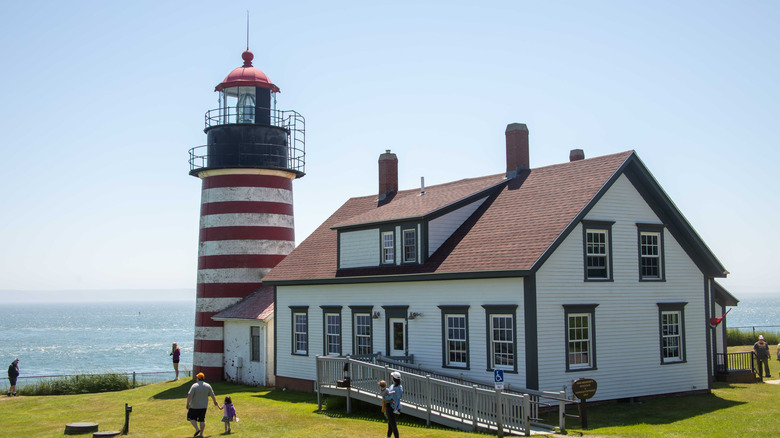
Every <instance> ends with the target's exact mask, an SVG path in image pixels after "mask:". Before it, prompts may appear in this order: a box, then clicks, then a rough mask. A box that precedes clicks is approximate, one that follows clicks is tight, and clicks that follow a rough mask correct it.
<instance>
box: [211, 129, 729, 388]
mask: <svg viewBox="0 0 780 438" xmlns="http://www.w3.org/2000/svg"><path fill="white" fill-rule="evenodd" d="M528 151H529V145H528V129H527V128H526V126H525V125H523V124H510V125H509V126H508V127H507V130H506V155H507V163H506V172H502V173H499V174H495V175H488V176H483V177H479V178H468V179H460V180H457V181H453V182H449V183H446V184H440V185H434V186H430V187H425V188H424V189H422V188H415V189H413V190H403V191H399V190H398V177H397V175H398V170H397V169H398V159H397V158H396V156H395V154H393V153H391V152H390V151H387V152H386V153H384V154H382V155H381V156H380V158H379V192H378V193H374V194H369V195H367V196H364V197H358V198H352V199H349V200H348V201H347V202H346V203H344V205H342V206H341V208H339V209H338V210H337V211H336V212H335V213H333V215H331V216H330V217H329V218H328V219H327V220H326V221H325V222H324V223H323V224H322V225H321V226H320V227H319V228H317V230H316V231H314V233H312V234H311V236H309V237H308V238H307V239H306V240H305V241H304V242H302V243H301V244H300V245H299V246H298V247H297V248H295V249H294V250H293V251H292V253H291V254H289V255H288V256H287V257H286V258H285V259H284V260H282V261H281V262H280V263H279V264H278V265H277V266H276V267H275V268H274V269H273V270H272V271H271V272H270V273H269V274H268V275H266V277H265V278H264V279H263V282H264V284H265V285H271V286H274V287H275V294H274V303H273V308H274V312H275V315H274V317H273V325H274V329H273V330H269V331H267V333H273V336H274V345H275V349H274V353H273V354H274V360H273V361H272V363H273V366H274V369H275V371H274V374H275V376H276V386H278V387H282V386H284V387H288V388H291V389H300V390H306V391H312V390H313V389H314V385H313V382H314V380H315V378H316V374H315V373H316V369H315V361H316V356H318V355H339V356H346V355H363V354H376V353H381V354H383V355H386V356H410V355H413V356H414V362H415V363H417V364H420V365H421V366H424V367H426V368H434V369H438V370H441V371H443V372H447V373H449V374H462V375H463V376H464V377H465V378H468V379H474V380H481V381H485V382H492V380H493V370H496V369H502V370H504V376H505V382H506V383H509V384H510V385H511V386H512V387H514V388H529V389H536V390H543V391H561V390H566V391H567V392H568V394H569V395H571V383H572V381H573V380H575V379H577V378H592V379H595V380H596V381H597V382H598V391H597V393H596V396H595V397H594V400H606V399H618V398H627V397H639V396H648V395H657V394H670V393H683V392H691V391H694V392H695V391H707V390H708V389H709V388H710V382H711V381H712V380H713V378H714V375H715V360H716V359H715V358H716V355H717V353H723V352H725V342H724V339H725V336H724V334H725V324H718V325H715V326H712V325H710V318H712V317H718V316H721V314H722V310H723V309H724V308H725V307H726V306H732V305H736V299H735V298H734V297H733V296H731V294H729V293H728V292H727V291H726V290H725V289H723V288H722V287H721V286H720V285H718V284H717V283H716V282H715V279H716V278H722V277H725V276H726V275H727V274H728V272H727V271H726V269H725V268H724V267H723V266H722V264H721V263H720V262H719V261H718V259H717V258H716V257H715V255H714V254H713V253H712V252H711V251H710V250H709V249H708V247H707V245H705V243H704V242H703V241H702V239H701V238H700V237H699V235H698V234H697V233H696V232H695V231H694V229H693V227H692V226H691V224H689V223H688V221H687V220H686V219H685V217H684V216H683V214H682V213H681V212H680V211H679V210H678V209H677V208H676V206H675V205H674V203H673V202H672V201H671V199H669V197H668V196H667V195H666V193H665V192H664V191H663V189H662V188H661V186H660V185H659V184H658V182H657V181H656V180H655V179H654V178H653V176H652V175H651V174H650V172H649V171H648V169H647V168H646V167H645V165H644V164H643V163H642V161H641V160H640V159H639V157H638V156H637V154H636V152H634V151H627V152H621V153H617V154H613V155H607V156H602V157H595V158H588V159H585V158H584V155H583V153H582V151H581V150H573V151H571V153H570V157H569V161H566V162H563V163H562V164H557V165H552V166H546V167H539V168H533V169H531V168H530V167H529V152H528ZM225 338H226V339H229V338H230V336H229V334H227V333H226V336H225ZM228 342H229V341H228ZM226 348H227V347H226ZM245 363H246V362H245Z"/></svg>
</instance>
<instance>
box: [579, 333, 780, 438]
mask: <svg viewBox="0 0 780 438" xmlns="http://www.w3.org/2000/svg"><path fill="white" fill-rule="evenodd" d="M752 349H753V345H752V344H751V345H739V346H733V347H728V351H729V353H734V352H741V351H752ZM770 367H771V369H772V371H773V375H776V373H777V372H778V369H777V367H778V365H777V362H775V361H774V360H773V361H770ZM569 412H570V413H576V409H574V408H569ZM778 414H780V385H773V384H767V383H754V384H741V383H739V384H737V383H722V382H716V383H714V384H713V389H712V393H710V394H699V395H688V396H681V397H667V398H658V399H650V400H644V401H642V402H641V403H638V404H628V403H618V402H607V403H603V404H596V405H594V406H589V407H588V423H589V426H590V427H589V428H588V430H583V429H581V428H579V420H577V419H573V420H570V421H569V430H568V435H570V436H583V435H584V436H591V435H592V436H599V437H605V436H619V437H701V436H707V437H723V438H726V437H728V438H731V437H751V436H757V435H765V434H766V435H769V436H774V435H778V434H780V423H778V422H777V421H776V419H775V418H776V417H777V416H778Z"/></svg>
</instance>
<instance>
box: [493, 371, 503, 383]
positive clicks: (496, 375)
mask: <svg viewBox="0 0 780 438" xmlns="http://www.w3.org/2000/svg"><path fill="white" fill-rule="evenodd" d="M493 381H494V382H496V383H502V382H503V381H504V370H493Z"/></svg>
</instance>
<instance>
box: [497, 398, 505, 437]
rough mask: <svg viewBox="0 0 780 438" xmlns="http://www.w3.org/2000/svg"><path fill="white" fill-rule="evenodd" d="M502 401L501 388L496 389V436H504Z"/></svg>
mask: <svg viewBox="0 0 780 438" xmlns="http://www.w3.org/2000/svg"><path fill="white" fill-rule="evenodd" d="M503 412H504V402H503V400H501V390H500V389H496V428H497V429H498V437H499V438H502V437H503V436H504V414H503Z"/></svg>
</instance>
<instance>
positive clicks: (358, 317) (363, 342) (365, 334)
mask: <svg viewBox="0 0 780 438" xmlns="http://www.w3.org/2000/svg"><path fill="white" fill-rule="evenodd" d="M371 346H372V340H371V314H370V313H355V354H372V353H373V348H372V347H371Z"/></svg>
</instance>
